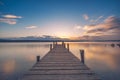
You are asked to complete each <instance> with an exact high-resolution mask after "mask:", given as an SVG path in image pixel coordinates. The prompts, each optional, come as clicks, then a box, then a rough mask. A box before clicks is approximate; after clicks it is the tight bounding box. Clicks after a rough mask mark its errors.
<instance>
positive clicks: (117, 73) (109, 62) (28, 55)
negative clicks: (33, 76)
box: [0, 42, 120, 80]
mask: <svg viewBox="0 0 120 80" xmlns="http://www.w3.org/2000/svg"><path fill="white" fill-rule="evenodd" d="M112 43H114V44H115V45H113V46H111V44H112ZM118 43H119V42H74V43H73V42H71V43H70V51H71V52H72V53H74V55H75V56H77V57H78V58H80V52H79V50H80V49H84V50H85V64H86V65H87V66H88V67H89V68H91V70H93V71H94V72H95V73H96V74H97V75H98V76H100V77H101V78H102V80H120V47H119V46H118V45H117V44H118ZM49 44H51V43H48V42H38V43H37V42H36V43H34V42H33V43H32V42H31V43H0V80H19V79H20V78H22V76H23V75H24V74H25V73H26V72H27V71H28V70H29V69H30V68H31V67H32V66H33V65H34V64H35V62H36V56H37V55H40V56H41V57H43V56H44V55H45V54H46V53H47V52H48V51H49ZM119 44H120V43H119Z"/></svg>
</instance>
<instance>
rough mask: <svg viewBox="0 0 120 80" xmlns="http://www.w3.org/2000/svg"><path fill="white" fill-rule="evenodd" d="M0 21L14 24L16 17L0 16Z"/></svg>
mask: <svg viewBox="0 0 120 80" xmlns="http://www.w3.org/2000/svg"><path fill="white" fill-rule="evenodd" d="M0 22H2V23H7V24H16V23H17V20H16V19H5V18H0Z"/></svg>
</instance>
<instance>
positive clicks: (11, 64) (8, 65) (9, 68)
mask: <svg viewBox="0 0 120 80" xmlns="http://www.w3.org/2000/svg"><path fill="white" fill-rule="evenodd" d="M15 67H16V63H15V60H7V61H5V62H4V63H3V65H2V70H3V72H4V73H5V74H11V73H12V72H13V71H14V70H15Z"/></svg>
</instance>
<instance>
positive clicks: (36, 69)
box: [22, 44, 101, 80]
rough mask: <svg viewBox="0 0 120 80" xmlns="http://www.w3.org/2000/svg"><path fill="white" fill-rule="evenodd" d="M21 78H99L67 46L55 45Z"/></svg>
mask: <svg viewBox="0 0 120 80" xmlns="http://www.w3.org/2000/svg"><path fill="white" fill-rule="evenodd" d="M22 80H101V79H100V78H99V77H98V76H97V75H96V74H95V73H94V72H93V71H91V70H90V69H89V68H88V67H87V66H86V65H85V64H83V63H81V61H80V60H79V59H78V58H77V57H75V56H74V55H73V54H72V53H71V52H70V51H68V49H67V48H65V47H64V46H62V45H60V44H59V45H56V46H55V47H54V48H53V49H51V50H50V51H49V52H48V53H47V54H46V55H45V56H44V57H43V58H42V59H41V60H40V61H39V62H37V63H36V64H35V65H34V66H33V67H32V68H31V69H30V70H29V71H28V72H27V73H26V74H25V75H24V77H23V79H22Z"/></svg>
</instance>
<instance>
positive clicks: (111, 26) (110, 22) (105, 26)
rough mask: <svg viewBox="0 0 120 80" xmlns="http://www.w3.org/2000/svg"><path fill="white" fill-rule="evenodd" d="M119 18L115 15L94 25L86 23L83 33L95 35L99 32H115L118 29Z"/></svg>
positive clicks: (119, 28) (119, 27)
mask: <svg viewBox="0 0 120 80" xmlns="http://www.w3.org/2000/svg"><path fill="white" fill-rule="evenodd" d="M119 25H120V18H119V17H115V16H109V17H108V18H106V19H105V20H104V22H103V23H100V24H95V25H86V26H85V27H84V30H85V32H84V34H85V35H96V34H97V33H99V34H103V35H105V34H110V35H112V34H113V33H117V32H119V31H120V26H119Z"/></svg>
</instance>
